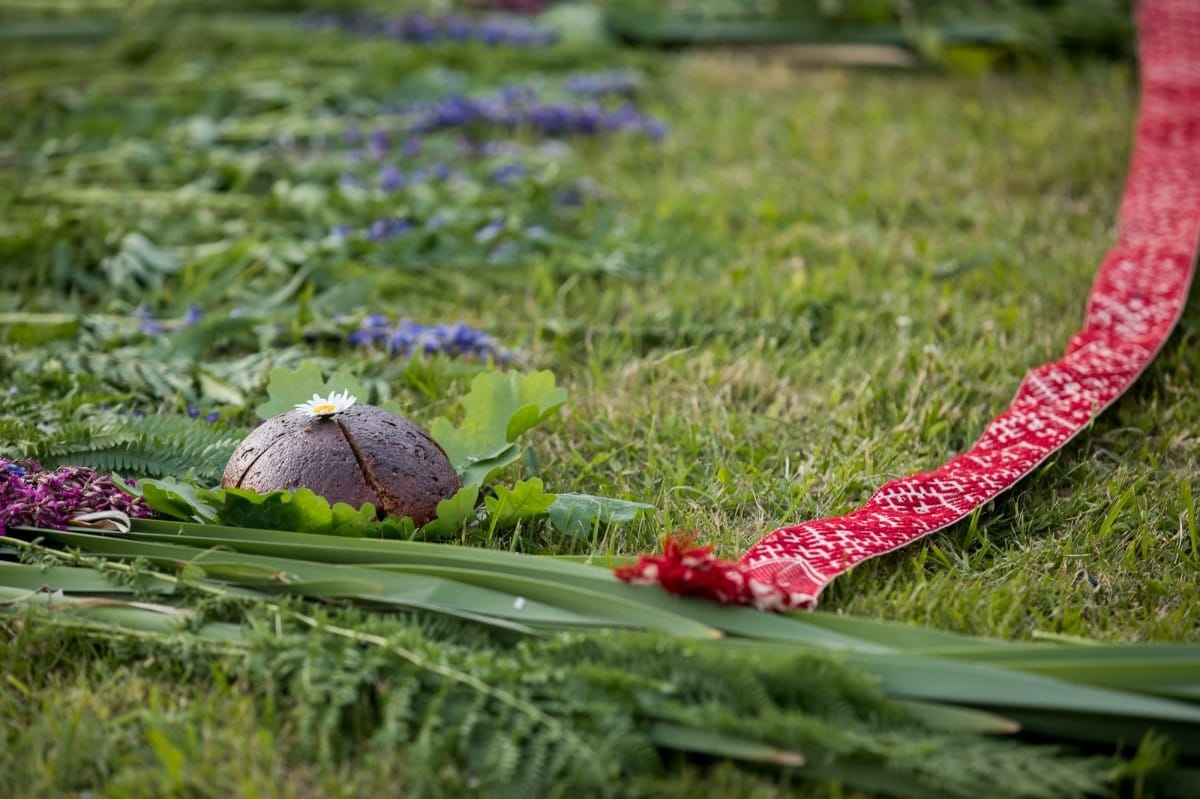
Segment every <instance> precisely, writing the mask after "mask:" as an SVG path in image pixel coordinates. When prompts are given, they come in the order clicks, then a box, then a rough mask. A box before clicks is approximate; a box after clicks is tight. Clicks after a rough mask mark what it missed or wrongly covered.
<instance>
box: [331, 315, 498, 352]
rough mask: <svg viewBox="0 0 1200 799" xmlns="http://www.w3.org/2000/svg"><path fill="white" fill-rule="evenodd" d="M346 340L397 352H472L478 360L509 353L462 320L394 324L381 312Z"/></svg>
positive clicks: (402, 321) (363, 323)
mask: <svg viewBox="0 0 1200 799" xmlns="http://www.w3.org/2000/svg"><path fill="white" fill-rule="evenodd" d="M350 343H351V344H354V345H357V346H363V347H386V348H387V350H388V352H390V353H393V354H397V355H415V354H417V353H425V354H428V355H432V354H435V353H444V354H446V355H452V356H457V355H473V356H475V357H477V358H480V359H487V358H493V359H495V360H497V361H507V360H509V359H510V358H511V357H512V354H511V353H510V352H509V351H508V350H506V349H504V348H503V347H501V346H500V344H499V343H498V342H497V341H496V340H495V339H494V338H492V337H491V336H489V335H488V334H487V333H484V332H483V331H481V330H476V329H475V328H473V327H471V326H469V325H467V324H465V323H463V322H456V323H454V324H452V325H422V324H419V323H417V322H413V321H411V320H409V319H401V320H400V321H399V322H396V323H395V324H393V323H392V321H391V320H390V319H388V318H387V317H386V316H384V315H383V314H378V313H376V314H371V315H370V316H368V317H367V318H366V319H364V320H363V322H362V325H361V326H360V327H359V328H358V330H355V331H354V332H353V333H351V334H350Z"/></svg>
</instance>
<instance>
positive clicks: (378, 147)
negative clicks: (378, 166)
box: [367, 130, 392, 158]
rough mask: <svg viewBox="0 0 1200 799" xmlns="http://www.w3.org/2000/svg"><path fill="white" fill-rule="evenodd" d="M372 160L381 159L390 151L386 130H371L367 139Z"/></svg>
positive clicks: (390, 146)
mask: <svg viewBox="0 0 1200 799" xmlns="http://www.w3.org/2000/svg"><path fill="white" fill-rule="evenodd" d="M367 145H368V147H369V149H370V152H371V157H372V158H383V157H384V156H385V155H387V154H388V152H389V151H390V150H391V149H392V142H391V138H390V137H389V136H388V134H387V131H386V130H373V131H371V134H370V135H369V136H368V137H367Z"/></svg>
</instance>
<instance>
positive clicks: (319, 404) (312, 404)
mask: <svg viewBox="0 0 1200 799" xmlns="http://www.w3.org/2000/svg"><path fill="white" fill-rule="evenodd" d="M357 401H358V398H357V397H353V396H351V395H350V392H349V391H343V392H342V393H341V394H339V393H337V392H336V391H334V392H332V393H330V395H329V396H328V397H322V396H321V395H320V394H313V395H312V399H310V400H309V401H308V402H301V403H299V404H297V405H296V410H298V411H304V412H305V413H307V414H308V415H309V416H311V417H313V418H314V419H328V418H329V417H330V416H333V415H334V414H337V413H341V412H342V411H344V410H346V409H347V408H349V407H350V406H351V405H353V404H354V403H355V402H357Z"/></svg>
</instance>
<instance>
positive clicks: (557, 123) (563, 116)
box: [412, 87, 667, 141]
mask: <svg viewBox="0 0 1200 799" xmlns="http://www.w3.org/2000/svg"><path fill="white" fill-rule="evenodd" d="M412 124H413V127H412V130H413V131H414V132H416V133H432V132H435V131H441V130H451V129H456V128H470V127H495V128H500V129H501V130H506V131H530V132H533V133H536V134H539V135H542V136H589V135H596V134H600V133H610V132H614V131H627V132H633V133H644V134H645V135H647V136H649V137H650V138H652V139H654V140H655V141H659V140H661V139H662V138H664V137H665V136H666V135H667V126H666V125H665V124H664V123H663V122H661V121H659V120H656V119H652V118H651V117H649V116H647V115H645V114H643V113H642V112H641V110H640V109H638V107H637V106H636V105H634V104H633V103H631V102H627V103H623V104H622V105H620V106H618V107H616V108H609V107H606V106H605V105H603V104H601V103H599V102H596V101H595V100H586V101H584V102H582V103H580V102H549V103H543V102H541V101H539V100H538V99H537V95H536V92H532V91H528V90H525V89H523V88H522V87H510V88H508V89H505V90H502V91H500V92H497V93H495V94H489V95H483V96H481V97H464V96H463V95H457V94H456V95H450V96H448V97H443V98H441V99H439V100H436V101H433V102H430V103H427V104H425V105H423V106H421V107H418V108H417V109H416V118H415V120H414V121H413V123H412Z"/></svg>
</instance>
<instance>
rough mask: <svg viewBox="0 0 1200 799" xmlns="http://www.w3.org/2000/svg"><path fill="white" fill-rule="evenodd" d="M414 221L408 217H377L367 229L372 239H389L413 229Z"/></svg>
mask: <svg viewBox="0 0 1200 799" xmlns="http://www.w3.org/2000/svg"><path fill="white" fill-rule="evenodd" d="M412 228H413V223H412V222H410V221H409V220H407V219H376V220H375V221H374V222H372V223H371V227H370V228H369V229H368V231H367V238H368V239H370V240H371V241H387V240H389V239H394V238H396V237H397V236H399V235H401V234H403V233H407V232H408V231H410V230H412Z"/></svg>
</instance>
